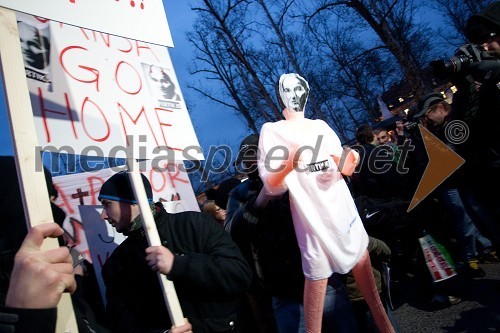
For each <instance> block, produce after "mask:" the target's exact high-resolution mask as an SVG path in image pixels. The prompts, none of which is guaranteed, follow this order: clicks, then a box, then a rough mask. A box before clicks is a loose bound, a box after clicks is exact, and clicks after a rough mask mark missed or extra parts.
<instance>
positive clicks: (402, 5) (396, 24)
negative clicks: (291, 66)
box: [308, 0, 429, 97]
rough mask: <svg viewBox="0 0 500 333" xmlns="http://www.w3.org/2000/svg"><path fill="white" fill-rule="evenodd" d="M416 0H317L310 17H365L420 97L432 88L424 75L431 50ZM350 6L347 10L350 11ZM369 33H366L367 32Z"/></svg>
mask: <svg viewBox="0 0 500 333" xmlns="http://www.w3.org/2000/svg"><path fill="white" fill-rule="evenodd" d="M415 3H416V2H415V1H412V0H393V1H389V0H381V1H375V0H351V1H331V0H321V1H316V2H315V3H314V7H313V10H312V12H311V14H310V15H309V16H308V19H309V21H311V20H314V19H315V17H316V16H317V15H319V14H321V13H323V14H324V13H325V12H326V13H330V14H332V15H331V16H338V15H346V14H347V15H349V14H350V16H349V17H350V18H352V19H353V20H355V17H354V16H353V14H354V15H355V16H356V17H357V18H361V19H362V22H359V23H364V27H366V25H367V26H368V27H369V28H371V31H373V33H374V34H375V35H376V36H377V37H378V38H379V40H380V42H381V43H382V44H381V45H380V46H383V47H385V48H387V50H389V52H390V53H391V54H392V55H393V57H394V59H395V61H396V62H397V63H398V64H399V67H400V68H401V71H402V72H403V73H404V77H405V80H406V81H407V82H408V84H409V85H410V87H411V89H412V90H413V92H414V93H415V95H416V96H417V97H418V96H420V95H421V94H424V93H425V92H426V91H427V90H428V89H429V83H428V82H426V80H425V79H424V78H423V77H422V75H421V73H422V66H423V65H424V61H425V60H426V59H425V57H423V56H422V55H423V54H424V51H428V50H429V46H428V39H426V38H425V35H426V34H425V30H424V29H419V26H418V25H417V24H415V23H414V20H413V15H414V14H415V7H414V6H415ZM346 9H347V10H346ZM365 33H366V32H365Z"/></svg>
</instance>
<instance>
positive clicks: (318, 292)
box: [304, 279, 328, 333]
mask: <svg viewBox="0 0 500 333" xmlns="http://www.w3.org/2000/svg"><path fill="white" fill-rule="evenodd" d="M327 284H328V279H322V280H309V279H306V281H305V286H304V317H305V320H306V332H307V333H321V322H322V318H323V307H324V305H325V294H326V286H327Z"/></svg>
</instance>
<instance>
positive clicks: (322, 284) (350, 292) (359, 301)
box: [0, 2, 500, 333]
mask: <svg viewBox="0 0 500 333" xmlns="http://www.w3.org/2000/svg"><path fill="white" fill-rule="evenodd" d="M499 30H500V3H498V2H494V3H493V4H492V5H490V6H488V7H486V8H485V9H484V10H483V11H482V12H480V13H478V14H476V15H474V16H472V17H471V18H470V19H469V20H468V23H467V29H466V36H467V38H468V40H469V41H470V42H471V43H474V44H475V45H477V46H478V47H481V48H483V49H484V51H485V52H487V54H488V58H487V59H485V60H483V59H476V61H474V62H473V63H472V64H470V72H467V75H465V74H464V73H460V74H457V73H452V74H451V75H450V80H451V81H452V82H453V83H455V84H456V85H457V87H458V91H457V92H456V93H455V94H454V96H453V100H452V101H447V99H446V98H445V96H443V94H442V93H440V92H428V93H427V94H423V95H424V97H422V98H421V99H420V100H419V102H418V107H417V109H416V110H414V111H413V112H412V113H411V114H409V121H411V122H412V123H418V124H419V126H420V127H415V126H412V127H410V126H407V124H406V123H405V122H403V121H398V122H396V123H395V124H394V127H393V128H376V129H374V128H373V127H372V126H370V125H362V126H359V127H358V128H357V131H356V143H355V144H354V145H350V146H346V145H344V146H343V145H342V144H341V143H340V140H339V138H338V137H337V135H336V134H335V132H334V131H333V130H332V129H331V128H330V127H329V126H328V125H327V124H326V123H325V122H323V121H321V120H310V119H307V118H305V116H304V113H305V106H306V103H307V97H308V95H309V85H308V83H307V81H306V80H305V79H304V78H302V77H301V76H300V75H298V74H294V73H289V74H284V75H282V77H281V78H280V81H279V83H278V93H279V96H278V97H279V100H280V101H281V102H282V103H283V105H282V107H283V110H284V111H283V114H284V118H285V119H284V120H282V121H278V122H275V123H266V124H264V126H263V127H262V130H261V133H260V134H259V135H257V134H252V135H250V136H248V137H247V138H245V139H244V140H243V142H242V143H241V146H240V150H239V153H238V156H237V158H236V161H235V163H234V164H235V166H237V169H238V170H240V171H242V173H244V174H245V175H246V177H247V178H246V180H244V181H240V180H239V179H238V180H235V179H231V180H228V181H226V182H225V183H224V184H221V185H223V186H220V188H219V193H211V195H212V197H211V198H210V200H208V201H207V202H206V203H205V204H204V205H203V207H201V208H202V212H183V213H177V214H170V213H167V212H166V211H165V209H164V208H163V205H162V204H161V203H155V202H153V195H152V189H151V184H150V183H149V181H148V180H147V179H146V178H145V177H144V176H142V181H143V185H144V189H145V192H146V196H147V199H148V202H149V210H150V211H151V214H152V215H153V219H154V222H155V224H156V227H157V230H158V235H159V237H160V240H161V243H162V245H158V246H151V245H150V244H149V242H148V237H147V235H146V233H145V231H144V228H143V216H142V214H141V211H140V209H139V205H138V201H137V199H136V197H135V195H134V190H133V186H132V184H131V181H130V179H129V175H128V174H127V173H126V172H120V173H116V174H114V175H113V176H111V177H110V178H109V179H108V180H106V181H105V182H104V184H103V185H102V187H101V189H100V192H99V197H98V199H99V201H100V202H101V204H102V206H103V211H102V214H101V219H102V220H104V221H107V223H109V224H111V225H112V226H113V227H114V228H115V229H116V231H117V232H119V233H122V234H124V235H126V236H127V238H126V240H125V241H124V242H123V243H121V244H120V245H119V246H118V247H117V248H116V249H115V250H114V251H113V253H112V254H111V256H110V257H109V258H108V259H107V260H106V262H105V264H104V266H103V268H102V277H103V280H104V283H105V286H106V301H105V303H106V305H105V311H104V309H103V311H102V313H101V312H100V311H98V309H97V308H96V307H95V306H94V305H93V304H94V303H93V300H91V299H90V298H89V297H88V294H87V293H84V292H83V291H82V289H83V288H84V286H88V285H89V284H88V282H86V280H84V279H83V277H88V276H89V274H88V273H89V272H88V269H86V268H85V266H84V265H85V263H84V262H83V263H82V262H75V260H74V258H75V256H72V255H71V253H70V249H69V248H68V247H66V246H61V247H59V248H56V249H50V250H43V249H42V248H41V245H42V243H43V240H44V239H45V238H47V237H54V238H59V240H60V243H61V245H65V240H64V238H63V237H62V236H63V229H62V228H61V227H60V222H59V223H43V224H41V225H38V226H35V227H32V228H31V229H30V230H29V231H27V233H26V231H25V232H24V234H25V237H24V241H22V244H19V243H20V241H18V242H17V243H16V244H13V245H6V244H7V242H6V241H4V240H3V239H2V241H3V243H2V244H3V246H4V247H5V248H2V249H1V250H2V255H5V258H7V259H5V260H4V259H3V257H2V261H1V262H0V264H1V265H2V266H0V268H1V271H0V273H1V275H0V277H1V280H0V281H1V282H2V285H1V286H0V287H1V290H0V291H1V294H0V295H1V296H2V299H1V303H2V304H1V305H2V306H1V307H0V331H1V332H4V331H5V332H17V333H23V332H33V331H34V328H35V327H36V331H37V332H42V333H45V332H50V333H52V332H55V329H56V328H55V327H56V320H57V310H56V307H57V304H58V302H59V300H60V298H61V295H62V294H63V293H64V292H69V293H72V295H73V296H72V301H73V306H74V308H75V316H76V320H77V323H78V328H79V331H80V332H120V333H121V332H140V333H148V332H149V333H164V332H171V333H183V332H196V333H198V332H200V333H203V332H207V333H208V332H263V333H271V332H279V333H284V332H286V333H288V332H290V333H298V332H312V333H319V332H331V331H335V332H337V331H338V332H374V331H378V332H381V333H382V332H384V333H385V332H397V331H398V323H397V322H396V321H395V320H394V318H393V316H392V313H391V312H392V304H391V298H390V292H391V291H390V285H389V284H388V280H389V277H390V278H391V279H392V280H394V281H396V282H397V281H400V280H403V279H407V278H410V277H415V278H417V279H419V281H420V282H421V286H422V288H423V291H424V292H423V293H422V295H423V296H424V297H428V300H429V301H430V302H433V303H434V304H437V305H439V306H450V305H453V304H456V303H458V302H460V291H459V290H456V289H453V286H452V285H453V280H454V279H456V277H459V278H465V279H474V278H481V277H484V276H485V272H484V270H483V269H482V268H481V265H483V264H485V263H498V261H499V259H498V256H497V254H496V250H497V248H498V244H499V238H500V229H499V224H498V221H499V220H500V211H499V206H498V204H497V203H496V202H495V200H494V198H493V199H492V197H491V196H487V195H485V194H487V193H492V190H494V189H497V188H498V186H500V169H499V168H500V157H499V156H500V149H499V148H500V144H499V140H498V137H497V135H496V132H495V126H496V124H498V123H499V122H497V120H500V110H499V108H500V98H499V97H500V90H499V89H498V82H499V79H500V61H499V59H500V35H499V34H498V33H499V32H500V31H499ZM469 51H470V50H469V48H468V47H464V48H460V50H459V52H462V53H467V52H469ZM490 57H493V59H491V58H490ZM457 121H458V122H460V124H465V126H466V128H467V131H468V132H467V133H468V139H467V141H465V142H457V141H456V140H453V139H452V138H451V137H450V135H449V133H450V124H453V123H455V124H456V122H457ZM422 129H425V130H427V131H430V132H431V133H432V134H433V135H434V136H435V137H437V138H438V139H439V140H440V141H441V142H442V143H443V144H445V145H446V147H447V148H448V149H450V150H452V151H453V152H456V153H457V154H459V155H460V156H462V157H463V158H464V159H465V163H464V164H463V165H462V166H461V167H460V168H459V169H458V170H456V171H455V172H453V173H452V174H451V175H450V176H449V177H447V178H446V180H445V181H443V182H442V183H440V184H439V185H438V186H437V188H436V189H435V190H434V191H432V193H431V194H430V195H429V196H427V197H426V198H425V199H424V200H422V201H421V202H420V203H419V204H418V205H417V206H416V207H415V208H414V209H413V210H411V211H410V212H408V207H409V204H410V202H411V199H412V195H413V194H414V193H415V189H416V188H417V186H418V184H419V182H420V180H421V178H422V175H423V173H424V171H425V168H426V166H427V164H428V161H429V159H428V157H427V153H426V146H425V142H424V141H425V139H424V137H423V135H422ZM276 147H279V148H280V149H283V148H284V147H285V148H286V153H285V154H284V155H283V156H282V158H278V159H276V158H270V156H271V155H272V153H273V151H274V152H275V151H276V149H275V148H276ZM312 147H314V148H317V150H316V151H314V149H309V148H312ZM405 147H406V148H408V147H411V149H406V148H405ZM47 184H48V185H49V187H50V185H51V181H50V178H48V182H47ZM52 189H53V188H52ZM488 189H490V191H488ZM55 195H57V191H56V193H55ZM10 209H11V210H12V209H13V207H10ZM4 210H7V211H8V210H9V207H5V209H4ZM58 213H60V212H58V211H57V209H56V210H54V220H55V222H58V220H59V221H60V216H59V217H57V214H58ZM63 214H64V212H63ZM13 216H14V215H13ZM13 219H17V220H19V221H21V217H19V216H17V217H13ZM22 223H24V221H22ZM13 225H16V224H15V223H14V224H13ZM21 233H22V230H21V229H20V231H19V232H16V237H17V238H20V237H19V235H20V234H21ZM24 234H23V236H24ZM429 234H430V235H432V236H433V237H434V238H436V239H437V240H439V242H440V243H441V244H442V245H443V246H444V248H446V249H448V251H449V253H450V254H451V256H452V257H453V260H454V262H455V264H456V265H455V269H456V271H457V273H458V274H456V275H453V276H454V277H453V278H450V279H448V280H446V281H445V282H446V283H447V285H446V287H444V284H443V283H442V282H439V283H436V282H437V281H435V280H433V276H432V274H431V272H430V270H429V268H428V267H427V265H426V260H427V258H426V256H425V254H424V252H423V251H422V249H421V247H420V243H419V239H420V238H421V237H423V236H424V235H429ZM4 236H5V235H4ZM11 238H12V237H11ZM14 252H16V254H15V257H14V256H13V253H14ZM388 267H390V268H391V270H390V273H389V270H388V269H387V268H388ZM388 274H390V276H388ZM159 275H160V276H161V275H164V276H166V277H167V278H168V279H169V280H170V281H172V282H173V283H174V285H175V289H176V293H177V295H178V298H179V302H180V305H181V308H182V310H183V315H184V316H185V324H183V325H174V323H173V322H172V321H171V318H170V315H171V313H170V312H169V308H168V306H167V304H166V303H165V299H164V297H163V292H162V287H161V282H160V280H159V279H158V276H159ZM450 281H451V283H450ZM450 285H451V287H450ZM94 287H95V286H94ZM78 291H80V292H78Z"/></svg>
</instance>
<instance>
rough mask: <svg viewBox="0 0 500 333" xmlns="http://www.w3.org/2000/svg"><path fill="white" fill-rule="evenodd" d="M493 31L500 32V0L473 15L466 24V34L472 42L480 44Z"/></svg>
mask: <svg viewBox="0 0 500 333" xmlns="http://www.w3.org/2000/svg"><path fill="white" fill-rule="evenodd" d="M491 33H500V1H495V2H493V3H491V4H490V5H488V6H486V7H485V8H484V9H483V10H481V11H480V12H479V13H477V14H475V15H472V16H471V17H470V18H469V19H468V20H467V24H466V26H465V36H466V37H467V39H468V40H469V41H470V42H472V43H478V44H480V43H482V42H484V41H486V40H488V38H489V37H490V34H491Z"/></svg>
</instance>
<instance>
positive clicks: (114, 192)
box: [97, 171, 153, 204]
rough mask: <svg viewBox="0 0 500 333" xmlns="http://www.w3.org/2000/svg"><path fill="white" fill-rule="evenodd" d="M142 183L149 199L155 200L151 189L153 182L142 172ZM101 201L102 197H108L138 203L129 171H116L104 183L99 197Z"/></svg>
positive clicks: (113, 199)
mask: <svg viewBox="0 0 500 333" xmlns="http://www.w3.org/2000/svg"><path fill="white" fill-rule="evenodd" d="M141 178H142V183H143V184H144V189H145V190H146V195H147V196H148V201H149V202H150V203H152V202H153V191H152V189H151V184H150V183H149V180H148V179H147V178H146V177H145V176H144V175H143V174H141ZM97 199H98V200H99V201H101V200H102V199H108V200H112V201H121V202H126V203H130V204H137V200H136V199H135V196H134V189H133V188H132V184H131V183H130V177H129V175H128V173H127V172H125V171H122V172H118V173H115V174H114V175H113V176H111V177H110V178H109V179H108V180H106V181H105V182H104V184H102V187H101V191H100V192H99V196H98V197H97Z"/></svg>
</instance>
